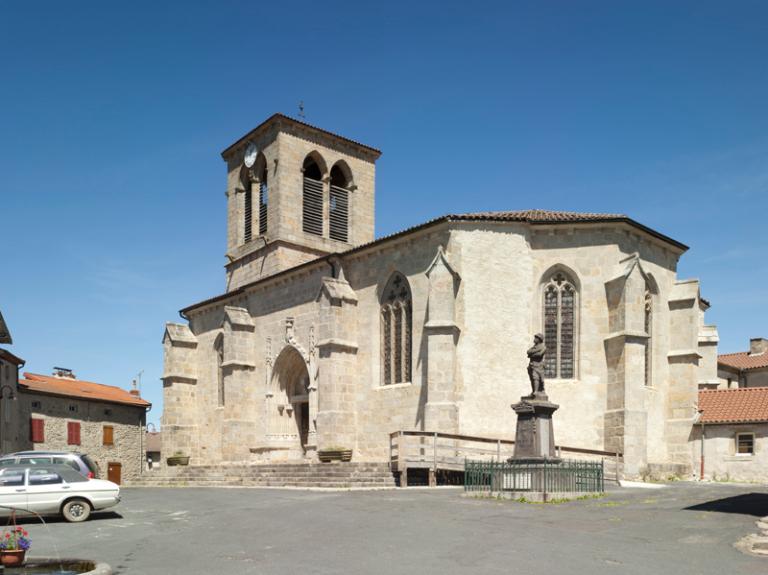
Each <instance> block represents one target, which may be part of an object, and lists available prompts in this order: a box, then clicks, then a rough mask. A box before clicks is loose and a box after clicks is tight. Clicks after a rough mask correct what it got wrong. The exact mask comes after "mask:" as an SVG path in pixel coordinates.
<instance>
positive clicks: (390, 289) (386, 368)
mask: <svg viewBox="0 0 768 575" xmlns="http://www.w3.org/2000/svg"><path fill="white" fill-rule="evenodd" d="M412 325H413V311H412V302H411V288H410V286H409V285H408V280H406V279H405V277H404V276H403V275H402V274H401V273H398V272H395V273H394V274H392V277H391V278H390V279H389V282H387V287H386V288H385V289H384V294H383V296H382V301H381V361H382V384H383V385H390V384H393V383H406V382H410V381H411V345H412V344H411V339H412Z"/></svg>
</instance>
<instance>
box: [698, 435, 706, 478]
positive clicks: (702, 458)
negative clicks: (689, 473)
mask: <svg viewBox="0 0 768 575" xmlns="http://www.w3.org/2000/svg"><path fill="white" fill-rule="evenodd" d="M705 439H706V432H705V428H704V422H703V421H702V422H701V469H700V470H699V481H704V440H705Z"/></svg>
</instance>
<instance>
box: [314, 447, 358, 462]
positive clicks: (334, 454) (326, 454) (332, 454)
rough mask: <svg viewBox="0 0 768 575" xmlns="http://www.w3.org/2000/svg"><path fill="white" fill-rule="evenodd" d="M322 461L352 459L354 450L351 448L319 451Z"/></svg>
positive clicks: (318, 454)
mask: <svg viewBox="0 0 768 575" xmlns="http://www.w3.org/2000/svg"><path fill="white" fill-rule="evenodd" d="M317 456H318V457H319V458H320V461H322V462H323V463H329V462H331V461H351V460H352V450H351V449H324V450H322V451H319V452H318V453H317Z"/></svg>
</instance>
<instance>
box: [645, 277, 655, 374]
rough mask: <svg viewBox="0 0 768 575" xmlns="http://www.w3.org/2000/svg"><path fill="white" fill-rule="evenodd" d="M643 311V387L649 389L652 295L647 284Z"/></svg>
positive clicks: (651, 356) (651, 353) (651, 346)
mask: <svg viewBox="0 0 768 575" xmlns="http://www.w3.org/2000/svg"><path fill="white" fill-rule="evenodd" d="M643 303H644V310H645V335H647V336H648V339H646V340H645V366H644V367H645V385H647V386H648V387H650V386H651V385H652V384H653V380H652V379H651V376H652V372H653V369H652V366H653V293H652V292H651V288H650V286H649V285H648V284H646V286H645V298H644V302H643Z"/></svg>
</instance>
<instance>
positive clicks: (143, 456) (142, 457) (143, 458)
mask: <svg viewBox="0 0 768 575" xmlns="http://www.w3.org/2000/svg"><path fill="white" fill-rule="evenodd" d="M150 411H152V404H149V407H145V408H144V413H143V414H142V418H141V419H140V420H139V435H140V436H141V437H139V475H144V464H146V463H147V452H146V451H145V450H144V436H145V435H146V434H147V414H148V413H149V412H150ZM142 420H143V421H142ZM142 423H144V425H142Z"/></svg>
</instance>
